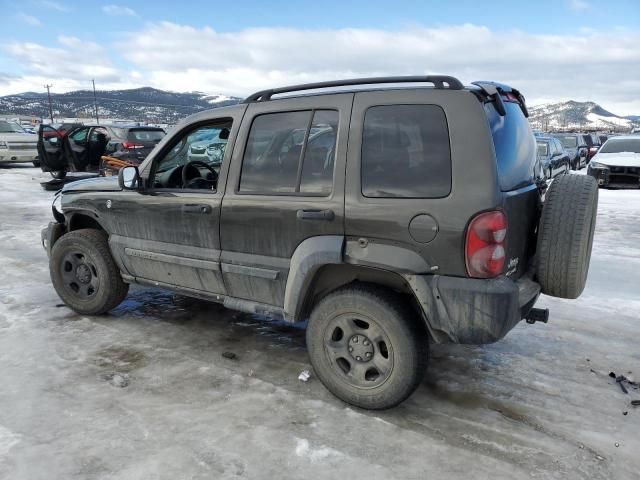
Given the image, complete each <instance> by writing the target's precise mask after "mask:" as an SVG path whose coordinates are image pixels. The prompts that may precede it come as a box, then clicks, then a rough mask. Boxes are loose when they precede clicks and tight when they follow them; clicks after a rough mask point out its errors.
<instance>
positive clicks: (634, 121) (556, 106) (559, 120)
mask: <svg viewBox="0 0 640 480" xmlns="http://www.w3.org/2000/svg"><path fill="white" fill-rule="evenodd" d="M529 121H530V122H531V124H532V126H533V127H534V128H539V129H541V130H601V131H609V130H614V131H617V132H627V131H630V130H631V129H633V128H634V127H640V116H628V117H621V116H619V115H615V114H613V113H611V112H609V111H607V110H605V109H604V108H602V107H601V106H600V105H598V104H597V103H594V102H575V101H573V100H570V101H568V102H561V103H549V104H545V105H538V106H535V107H529Z"/></svg>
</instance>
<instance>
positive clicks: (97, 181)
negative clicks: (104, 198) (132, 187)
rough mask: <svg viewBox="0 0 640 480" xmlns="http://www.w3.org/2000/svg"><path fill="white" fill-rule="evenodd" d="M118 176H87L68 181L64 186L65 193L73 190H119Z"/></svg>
mask: <svg viewBox="0 0 640 480" xmlns="http://www.w3.org/2000/svg"><path fill="white" fill-rule="evenodd" d="M120 190H121V189H120V186H119V185H118V177H98V178H87V179H86V180H77V181H75V182H71V183H67V184H66V185H65V186H64V187H62V192H63V193H72V192H119V191H120Z"/></svg>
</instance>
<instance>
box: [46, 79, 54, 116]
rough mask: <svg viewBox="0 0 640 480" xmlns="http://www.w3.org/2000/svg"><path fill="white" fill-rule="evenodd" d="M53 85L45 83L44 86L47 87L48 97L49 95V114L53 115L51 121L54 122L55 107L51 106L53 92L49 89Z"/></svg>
mask: <svg viewBox="0 0 640 480" xmlns="http://www.w3.org/2000/svg"><path fill="white" fill-rule="evenodd" d="M51 87H53V85H45V86H44V88H46V89H47V97H49V116H50V117H51V123H53V107H52V106H51V92H50V91H49V89H50V88H51Z"/></svg>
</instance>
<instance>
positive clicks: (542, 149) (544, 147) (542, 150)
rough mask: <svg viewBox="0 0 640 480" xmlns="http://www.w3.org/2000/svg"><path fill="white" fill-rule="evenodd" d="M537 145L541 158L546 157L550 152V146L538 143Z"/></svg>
mask: <svg viewBox="0 0 640 480" xmlns="http://www.w3.org/2000/svg"><path fill="white" fill-rule="evenodd" d="M536 144H537V152H538V156H539V157H546V156H547V153H548V152H549V145H547V144H546V143H545V142H536Z"/></svg>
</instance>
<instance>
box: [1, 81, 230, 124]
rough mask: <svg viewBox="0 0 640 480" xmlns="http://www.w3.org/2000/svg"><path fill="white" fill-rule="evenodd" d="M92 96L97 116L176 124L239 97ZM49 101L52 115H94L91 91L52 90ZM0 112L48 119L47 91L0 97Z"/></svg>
mask: <svg viewBox="0 0 640 480" xmlns="http://www.w3.org/2000/svg"><path fill="white" fill-rule="evenodd" d="M96 97H97V101H98V114H99V116H100V117H103V118H116V119H123V120H125V119H126V120H134V121H147V122H150V123H176V122H177V121H179V120H180V119H182V118H184V117H186V116H187V115H190V114H192V113H196V112H199V111H201V110H206V109H209V108H213V107H221V106H225V105H233V104H235V103H238V102H240V101H241V99H240V98H236V97H227V96H224V95H208V94H205V93H202V92H189V93H177V92H168V91H164V90H158V89H155V88H151V87H143V88H134V89H131V90H100V91H96ZM51 103H52V106H53V111H54V116H56V117H66V118H83V117H84V118H92V117H93V116H94V106H93V91H91V90H78V91H75V92H68V93H55V94H54V93H52V94H51ZM0 115H23V116H33V117H42V118H48V117H49V103H48V99H47V94H46V93H39V92H25V93H19V94H16V95H7V96H4V97H0Z"/></svg>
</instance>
